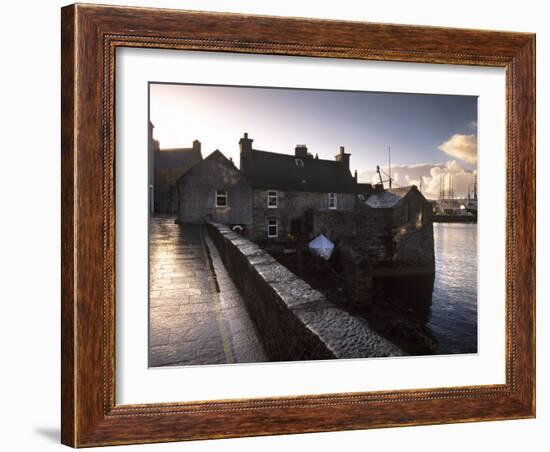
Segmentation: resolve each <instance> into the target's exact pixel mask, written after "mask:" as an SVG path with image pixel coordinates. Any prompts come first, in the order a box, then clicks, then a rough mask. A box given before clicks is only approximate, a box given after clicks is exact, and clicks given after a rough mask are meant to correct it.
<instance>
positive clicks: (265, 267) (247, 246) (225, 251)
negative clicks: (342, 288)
mask: <svg viewBox="0 0 550 452" xmlns="http://www.w3.org/2000/svg"><path fill="white" fill-rule="evenodd" d="M207 229H208V233H209V236H210V238H211V239H212V241H213V242H214V244H215V245H216V248H217V249H218V252H219V253H220V256H221V259H222V260H223V263H224V265H225V267H226V269H227V271H228V273H229V275H230V276H231V278H232V279H233V282H234V283H235V285H236V286H237V288H238V289H239V291H240V293H241V296H242V297H243V298H244V300H245V304H246V308H247V310H248V312H249V314H250V316H251V318H252V320H253V322H254V323H255V325H256V328H257V330H258V332H259V334H260V338H261V340H262V342H263V346H264V349H265V351H266V353H267V354H268V356H269V359H270V360H271V361H296V360H315V359H330V358H367V357H382V356H399V355H403V354H404V353H403V352H402V351H401V350H400V349H399V348H398V347H397V346H395V345H394V344H392V343H391V342H389V341H388V340H386V339H384V338H383V337H381V336H380V335H378V334H377V333H376V332H374V331H373V330H372V329H371V328H370V327H369V326H368V323H367V321H366V320H364V319H362V318H358V317H354V316H352V315H350V314H349V313H347V312H345V311H343V310H342V309H339V308H337V307H336V306H335V305H333V304H332V303H330V302H329V301H328V300H327V299H326V298H325V296H324V295H322V294H321V293H320V292H318V291H316V290H313V289H312V288H311V286H309V284H307V283H305V282H304V281H303V280H302V279H300V278H298V277H297V276H295V275H294V274H293V273H291V272H290V271H289V270H288V269H287V268H286V267H284V266H282V265H281V264H279V263H278V262H277V261H275V259H274V258H273V257H272V256H271V255H269V254H268V253H267V252H266V251H264V250H262V249H261V248H260V247H259V246H258V245H257V244H255V243H254V242H251V241H250V240H248V239H245V238H243V237H242V236H240V235H238V234H236V233H235V232H233V231H231V230H230V229H229V228H228V227H227V226H225V225H222V224H219V223H208V224H207Z"/></svg>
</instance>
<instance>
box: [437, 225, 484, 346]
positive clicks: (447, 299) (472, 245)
mask: <svg viewBox="0 0 550 452" xmlns="http://www.w3.org/2000/svg"><path fill="white" fill-rule="evenodd" d="M434 241H435V265H436V274H435V283H434V291H433V296H432V309H431V317H430V320H429V322H428V327H429V328H430V330H431V331H432V332H433V334H434V336H435V337H436V338H437V341H438V345H437V348H436V351H435V352H436V353H438V354H442V353H475V352H477V225H475V224H455V223H436V224H434Z"/></svg>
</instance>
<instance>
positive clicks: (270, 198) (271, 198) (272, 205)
mask: <svg viewBox="0 0 550 452" xmlns="http://www.w3.org/2000/svg"><path fill="white" fill-rule="evenodd" d="M277 198H278V193H277V191H276V190H269V191H268V192H267V208H268V209H276V208H277V202H278V199H277Z"/></svg>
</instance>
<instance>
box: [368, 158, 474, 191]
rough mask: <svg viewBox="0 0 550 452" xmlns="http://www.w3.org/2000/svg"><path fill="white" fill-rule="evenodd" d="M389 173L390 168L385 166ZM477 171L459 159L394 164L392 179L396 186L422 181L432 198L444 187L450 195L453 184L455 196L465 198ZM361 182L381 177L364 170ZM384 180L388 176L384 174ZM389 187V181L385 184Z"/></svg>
mask: <svg viewBox="0 0 550 452" xmlns="http://www.w3.org/2000/svg"><path fill="white" fill-rule="evenodd" d="M383 170H384V171H385V172H386V173H387V172H388V168H387V167H386V168H383ZM476 174H477V172H476V171H475V170H474V171H471V170H468V169H466V168H464V167H463V166H462V165H461V164H460V163H459V162H458V161H456V160H450V161H448V162H447V163H442V164H439V165H432V164H426V163H422V164H416V165H392V180H393V182H394V186H407V185H416V186H417V187H420V181H422V192H423V193H424V196H426V197H427V198H430V199H437V198H439V192H440V190H441V189H442V188H443V190H444V192H445V196H448V193H449V188H450V186H451V180H452V186H453V191H454V196H455V197H457V198H465V197H466V196H467V195H468V190H470V192H471V191H472V190H473V183H474V181H475V178H476ZM358 178H359V182H366V183H379V182H380V179H379V177H378V174H377V173H376V171H363V172H361V173H360V174H359V176H358ZM382 178H383V179H384V181H386V179H387V177H386V176H384V175H383V176H382ZM384 185H385V186H386V187H387V182H385V184H384Z"/></svg>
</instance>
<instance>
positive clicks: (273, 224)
mask: <svg viewBox="0 0 550 452" xmlns="http://www.w3.org/2000/svg"><path fill="white" fill-rule="evenodd" d="M278 235H279V220H275V219H272V220H269V221H268V223H267V236H268V237H271V238H272V237H277V236H278Z"/></svg>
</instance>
